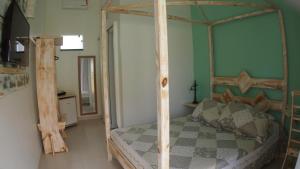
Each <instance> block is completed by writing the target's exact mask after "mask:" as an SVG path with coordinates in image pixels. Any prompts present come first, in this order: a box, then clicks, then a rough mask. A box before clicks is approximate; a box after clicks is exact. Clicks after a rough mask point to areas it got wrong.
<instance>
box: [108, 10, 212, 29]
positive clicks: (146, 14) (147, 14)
mask: <svg viewBox="0 0 300 169" xmlns="http://www.w3.org/2000/svg"><path fill="white" fill-rule="evenodd" d="M110 12H112V13H119V14H128V15H137V16H147V17H153V16H154V14H153V12H145V11H138V10H126V9H111V10H110ZM167 17H168V19H169V20H175V21H182V22H187V23H194V24H202V25H207V24H209V22H207V21H201V20H192V19H188V18H185V17H180V16H174V15H167Z"/></svg>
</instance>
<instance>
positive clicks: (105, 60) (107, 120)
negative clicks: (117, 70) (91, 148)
mask: <svg viewBox="0 0 300 169" xmlns="http://www.w3.org/2000/svg"><path fill="white" fill-rule="evenodd" d="M101 14H102V15H101V18H102V19H101V22H102V24H101V37H102V38H101V51H102V55H101V63H100V64H101V68H102V71H101V72H102V80H103V84H102V89H103V91H102V92H103V106H104V122H105V133H106V143H107V157H108V160H109V161H111V160H112V155H111V152H110V149H109V145H108V140H109V139H110V108H109V106H110V103H109V87H108V85H109V84H108V83H109V79H108V78H109V74H108V51H107V50H108V45H107V43H108V40H107V32H106V26H107V15H106V14H107V13H106V11H105V10H102V11H101Z"/></svg>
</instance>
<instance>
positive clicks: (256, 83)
mask: <svg viewBox="0 0 300 169" xmlns="http://www.w3.org/2000/svg"><path fill="white" fill-rule="evenodd" d="M213 82H214V85H228V86H240V85H246V84H243V83H248V84H247V85H248V88H249V87H256V88H264V89H274V90H282V89H283V88H284V80H276V79H255V78H251V79H248V80H247V81H245V82H244V81H241V77H215V78H214V80H213Z"/></svg>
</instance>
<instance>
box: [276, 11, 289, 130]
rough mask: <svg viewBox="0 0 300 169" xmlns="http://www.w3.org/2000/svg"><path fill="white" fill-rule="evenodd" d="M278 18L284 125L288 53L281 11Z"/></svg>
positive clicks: (282, 117) (283, 120) (286, 99)
mask: <svg viewBox="0 0 300 169" xmlns="http://www.w3.org/2000/svg"><path fill="white" fill-rule="evenodd" d="M278 18H279V28H280V32H281V45H282V57H283V77H284V79H283V81H284V85H283V103H284V106H283V108H282V112H283V113H282V116H281V124H282V125H284V122H285V114H286V111H287V103H288V71H289V70H288V51H287V41H286V30H285V24H284V18H283V14H282V12H281V10H278Z"/></svg>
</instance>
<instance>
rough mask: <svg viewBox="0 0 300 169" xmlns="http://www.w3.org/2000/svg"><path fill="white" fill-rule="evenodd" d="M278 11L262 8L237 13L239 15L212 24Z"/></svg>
mask: <svg viewBox="0 0 300 169" xmlns="http://www.w3.org/2000/svg"><path fill="white" fill-rule="evenodd" d="M276 11H277V10H276V9H264V10H260V11H255V12H250V13H245V14H242V15H237V16H233V17H229V18H225V19H220V20H217V21H214V22H212V23H211V25H212V26H215V25H220V24H225V23H228V22H232V21H236V20H242V19H246V18H250V17H255V16H261V15H265V14H268V13H272V12H276Z"/></svg>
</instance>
